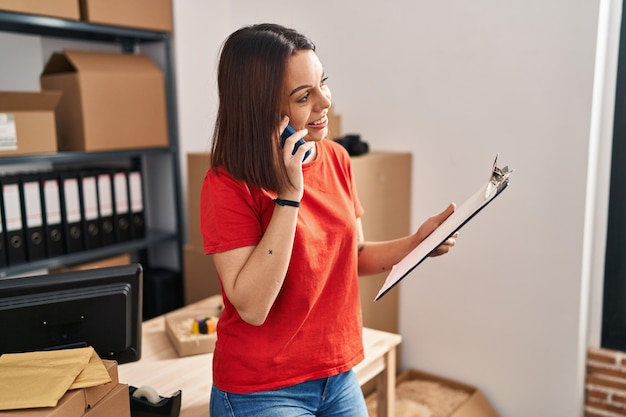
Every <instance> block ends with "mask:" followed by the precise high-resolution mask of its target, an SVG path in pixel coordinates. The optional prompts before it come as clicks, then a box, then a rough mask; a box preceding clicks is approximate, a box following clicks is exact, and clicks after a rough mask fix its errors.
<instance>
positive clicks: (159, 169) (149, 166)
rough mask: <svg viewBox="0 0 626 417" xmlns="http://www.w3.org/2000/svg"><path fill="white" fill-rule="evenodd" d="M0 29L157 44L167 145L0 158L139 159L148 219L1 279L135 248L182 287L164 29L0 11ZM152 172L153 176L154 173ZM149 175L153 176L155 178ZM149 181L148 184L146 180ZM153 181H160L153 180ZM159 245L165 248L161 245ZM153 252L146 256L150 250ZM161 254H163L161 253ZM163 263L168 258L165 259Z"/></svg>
mask: <svg viewBox="0 0 626 417" xmlns="http://www.w3.org/2000/svg"><path fill="white" fill-rule="evenodd" d="M0 32H9V33H19V34H27V35H33V36H39V37H44V38H46V37H52V38H59V39H67V40H82V41H88V42H104V43H108V44H115V45H119V47H120V50H121V51H122V52H125V53H135V52H137V49H138V46H139V45H141V44H158V45H159V46H160V47H162V51H163V52H162V53H163V56H162V59H163V60H164V63H163V68H162V70H163V73H164V77H165V93H166V102H167V117H168V134H169V146H168V147H164V148H154V149H153V148H151V149H132V150H121V151H111V152H59V153H54V154H42V155H31V156H16V157H2V158H0V169H7V168H8V167H10V166H11V167H13V166H19V165H27V164H39V163H43V164H49V165H52V166H56V165H63V164H81V163H85V164H97V163H101V162H102V163H104V162H107V161H120V160H126V161H129V163H130V162H137V161H141V162H142V165H144V166H145V167H146V168H145V169H144V174H143V175H144V178H143V182H144V190H145V200H146V201H145V202H144V210H145V211H146V217H147V218H148V219H153V224H150V222H148V224H147V226H148V227H147V233H146V237H145V238H143V239H138V240H133V241H127V242H123V243H116V244H113V245H109V246H105V247H101V248H97V249H92V250H88V251H84V252H78V253H72V254H67V255H63V256H59V257H55V258H48V259H44V260H39V261H36V262H30V263H25V264H18V265H13V266H9V267H6V268H0V278H3V277H7V276H12V275H17V274H25V273H28V272H30V271H35V270H40V269H44V268H52V267H59V266H65V265H74V264H79V263H84V262H91V261H95V260H98V259H103V258H107V257H110V256H114V255H118V254H122V253H128V252H139V253H141V254H142V257H143V258H145V260H144V262H146V263H149V264H151V263H153V262H154V263H155V264H156V266H160V265H159V263H160V262H163V261H164V258H168V257H169V258H171V259H169V263H170V264H171V265H174V269H175V270H176V271H177V272H179V273H180V274H179V275H181V277H180V278H181V283H180V285H181V288H182V256H183V254H182V246H183V239H184V237H183V234H182V231H183V230H184V221H183V218H182V186H181V178H180V161H179V150H178V149H179V148H178V133H177V132H178V125H177V120H176V95H175V85H174V71H173V65H172V62H173V61H172V48H171V36H170V34H169V33H167V32H157V31H149V30H142V29H132V28H124V27H117V26H109V25H100V24H91V23H87V22H81V21H73V20H66V19H59V18H53V17H45V16H35V15H27V14H21V13H13V12H4V11H0ZM154 174H157V175H154ZM153 177H157V178H156V180H154V179H153ZM151 180H152V182H151ZM154 181H164V182H165V183H167V186H163V184H154V183H153V182H154ZM164 206H168V208H169V209H170V211H171V212H173V214H171V213H159V210H162V207H164ZM160 246H164V247H161V248H160ZM153 251H154V252H155V254H152V255H151V254H150V252H153ZM164 254H165V255H164ZM165 261H168V260H167V259H165Z"/></svg>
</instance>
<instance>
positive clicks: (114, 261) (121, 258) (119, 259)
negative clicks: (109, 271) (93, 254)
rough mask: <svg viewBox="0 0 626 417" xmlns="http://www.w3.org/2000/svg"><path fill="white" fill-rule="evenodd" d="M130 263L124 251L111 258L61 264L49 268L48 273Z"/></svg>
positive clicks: (128, 256)
mask: <svg viewBox="0 0 626 417" xmlns="http://www.w3.org/2000/svg"><path fill="white" fill-rule="evenodd" d="M129 263H131V258H130V255H129V254H127V253H124V254H122V255H118V256H113V257H111V258H105V259H99V260H97V261H94V262H87V263H82V264H78V265H72V266H61V267H57V268H50V269H49V270H48V273H50V274H56V273H58V272H70V271H84V270H85V269H97V268H106V267H110V266H118V265H128V264H129Z"/></svg>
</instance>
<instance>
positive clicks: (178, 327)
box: [165, 296, 221, 356]
mask: <svg viewBox="0 0 626 417" xmlns="http://www.w3.org/2000/svg"><path fill="white" fill-rule="evenodd" d="M211 300H214V301H213V303H212V304H211V303H209V302H207V303H204V306H203V307H202V306H197V305H195V306H193V307H192V306H190V307H187V308H182V309H180V310H177V311H175V312H173V313H169V314H166V315H165V332H166V333H167V336H168V337H169V339H170V342H172V345H173V346H174V349H176V352H177V353H178V356H190V355H198V354H201V353H211V352H213V350H215V342H216V341H217V333H211V334H194V333H193V331H192V324H193V321H194V320H195V319H196V318H199V317H212V318H214V319H215V321H216V322H217V320H218V317H219V315H220V313H221V308H220V306H221V297H219V296H217V297H212V298H211ZM209 301H210V300H209Z"/></svg>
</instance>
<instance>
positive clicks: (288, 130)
mask: <svg viewBox="0 0 626 417" xmlns="http://www.w3.org/2000/svg"><path fill="white" fill-rule="evenodd" d="M294 133H296V129H294V128H293V127H292V126H291V125H289V124H288V125H287V127H286V128H285V130H283V133H282V134H281V135H280V146H282V147H284V146H285V141H286V140H287V138H288V137H289V136H291V135H293V134H294ZM305 143H306V142H305V141H304V139H303V138H300V139H299V140H298V141H297V142H296V144H295V145H294V146H293V151H291V154H292V155H295V154H296V151H297V150H298V148H299V147H300V145H304V144H305ZM310 154H311V150H310V149H309V150H308V151H306V153H305V154H304V158H302V162H304V160H305V159H307V158H308V157H309V155H310Z"/></svg>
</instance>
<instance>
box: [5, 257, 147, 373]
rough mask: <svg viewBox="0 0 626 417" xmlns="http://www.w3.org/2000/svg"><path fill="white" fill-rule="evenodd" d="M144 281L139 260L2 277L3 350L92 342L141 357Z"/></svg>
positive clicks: (120, 355) (116, 353) (110, 355)
mask: <svg viewBox="0 0 626 417" xmlns="http://www.w3.org/2000/svg"><path fill="white" fill-rule="evenodd" d="M142 287H143V268H142V267H141V265H140V264H130V265H124V266H112V267H105V268H97V269H88V270H81V271H72V272H61V273H55V274H48V275H36V276H29V277H20V278H10V279H3V280H0V354H3V353H17V352H30V351H36V350H51V349H63V348H72V347H82V346H93V348H94V349H95V351H96V352H97V353H98V355H99V356H100V358H102V359H114V360H116V361H118V363H126V362H133V361H137V360H139V359H140V358H141V322H142Z"/></svg>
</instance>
